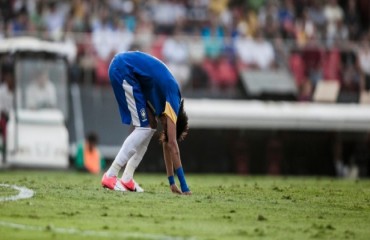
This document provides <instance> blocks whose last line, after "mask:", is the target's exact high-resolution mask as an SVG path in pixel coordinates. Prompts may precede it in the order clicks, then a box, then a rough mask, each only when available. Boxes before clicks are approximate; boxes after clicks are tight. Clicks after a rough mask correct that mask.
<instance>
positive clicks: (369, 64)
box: [357, 34, 370, 92]
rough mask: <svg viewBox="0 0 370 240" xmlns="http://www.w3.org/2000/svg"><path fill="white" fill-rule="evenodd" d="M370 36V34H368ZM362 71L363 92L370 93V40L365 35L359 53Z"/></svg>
mask: <svg viewBox="0 0 370 240" xmlns="http://www.w3.org/2000/svg"><path fill="white" fill-rule="evenodd" d="M368 35H369V34H368ZM357 56H358V64H359V67H360V71H361V91H367V92H368V91H370V39H369V37H368V36H366V35H364V37H363V39H362V42H361V46H360V48H359V50H358V53H357Z"/></svg>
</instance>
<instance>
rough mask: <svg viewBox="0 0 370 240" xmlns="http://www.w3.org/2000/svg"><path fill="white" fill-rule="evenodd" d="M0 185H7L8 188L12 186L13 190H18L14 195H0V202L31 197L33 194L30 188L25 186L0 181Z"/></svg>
mask: <svg viewBox="0 0 370 240" xmlns="http://www.w3.org/2000/svg"><path fill="white" fill-rule="evenodd" d="M0 187H8V188H13V189H14V190H18V191H19V193H18V194H17V195H14V196H9V197H0V202H5V201H17V200H20V199H26V198H31V197H33V195H34V192H33V191H32V190H31V189H28V188H25V187H19V186H16V185H9V184H2V183H0Z"/></svg>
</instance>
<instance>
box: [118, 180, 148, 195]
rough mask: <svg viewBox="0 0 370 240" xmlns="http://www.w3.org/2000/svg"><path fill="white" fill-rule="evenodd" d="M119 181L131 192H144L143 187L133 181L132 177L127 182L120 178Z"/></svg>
mask: <svg viewBox="0 0 370 240" xmlns="http://www.w3.org/2000/svg"><path fill="white" fill-rule="evenodd" d="M120 182H121V183H122V185H123V186H124V187H125V188H126V189H127V190H129V191H132V192H144V189H142V188H141V187H140V185H139V184H138V183H137V182H135V180H134V179H131V180H130V181H128V182H123V180H122V179H121V180H120Z"/></svg>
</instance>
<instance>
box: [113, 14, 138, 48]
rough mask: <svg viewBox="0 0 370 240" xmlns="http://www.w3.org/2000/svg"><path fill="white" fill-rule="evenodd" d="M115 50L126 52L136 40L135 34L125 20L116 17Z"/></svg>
mask: <svg viewBox="0 0 370 240" xmlns="http://www.w3.org/2000/svg"><path fill="white" fill-rule="evenodd" d="M112 40H113V43H112V47H113V52H114V53H119V52H126V51H128V50H129V49H130V48H131V45H132V44H133V42H134V34H133V33H132V32H131V31H129V30H128V29H127V28H126V26H125V24H124V22H123V20H121V19H118V18H116V19H115V25H114V32H113V39H112Z"/></svg>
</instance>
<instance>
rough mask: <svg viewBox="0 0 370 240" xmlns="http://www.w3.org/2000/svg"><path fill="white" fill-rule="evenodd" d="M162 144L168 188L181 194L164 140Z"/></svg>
mask: <svg viewBox="0 0 370 240" xmlns="http://www.w3.org/2000/svg"><path fill="white" fill-rule="evenodd" d="M162 145H163V157H164V163H165V164H166V172H167V177H168V181H169V183H170V189H171V191H172V192H173V193H178V194H181V193H182V192H181V190H180V189H179V188H178V187H177V185H176V183H175V178H174V171H173V163H172V159H171V157H170V154H169V148H168V145H167V143H166V142H164V143H163V144H162Z"/></svg>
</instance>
